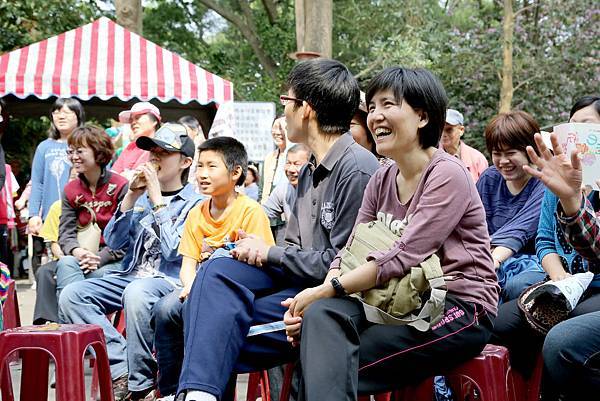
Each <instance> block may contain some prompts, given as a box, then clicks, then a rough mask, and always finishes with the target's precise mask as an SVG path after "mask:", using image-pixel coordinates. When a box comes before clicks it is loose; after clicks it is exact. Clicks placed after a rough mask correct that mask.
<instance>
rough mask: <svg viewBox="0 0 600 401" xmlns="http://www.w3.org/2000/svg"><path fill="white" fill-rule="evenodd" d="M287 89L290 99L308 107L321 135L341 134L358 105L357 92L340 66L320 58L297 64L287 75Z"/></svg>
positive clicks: (342, 65) (296, 105)
mask: <svg viewBox="0 0 600 401" xmlns="http://www.w3.org/2000/svg"><path fill="white" fill-rule="evenodd" d="M287 87H288V88H289V89H290V90H291V91H292V92H293V93H294V97H296V98H298V99H302V100H304V101H306V102H307V103H308V104H310V106H311V107H312V108H313V110H314V111H315V113H316V115H317V123H318V124H319V128H320V129H321V131H323V132H324V133H326V134H341V133H344V132H346V131H348V130H349V129H350V121H352V117H353V116H354V113H355V112H356V110H357V109H358V103H359V102H360V89H359V87H358V82H357V81H356V79H355V78H354V76H353V75H352V74H351V73H350V71H349V70H348V68H347V67H346V66H345V65H344V64H342V63H340V62H339V61H336V60H329V59H322V58H318V59H312V60H305V61H301V62H299V63H298V64H296V65H295V66H294V68H293V69H292V71H291V72H290V74H289V75H288V79H287ZM294 107H299V104H298V103H295V104H294Z"/></svg>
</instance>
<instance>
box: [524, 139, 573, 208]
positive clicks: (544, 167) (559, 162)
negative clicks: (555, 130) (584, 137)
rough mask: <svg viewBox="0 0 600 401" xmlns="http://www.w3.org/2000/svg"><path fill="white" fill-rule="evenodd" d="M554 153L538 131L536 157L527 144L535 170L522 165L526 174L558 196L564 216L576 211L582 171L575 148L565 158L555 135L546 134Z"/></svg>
mask: <svg viewBox="0 0 600 401" xmlns="http://www.w3.org/2000/svg"><path fill="white" fill-rule="evenodd" d="M550 141H551V143H552V149H553V151H554V155H553V154H552V152H550V150H549V149H548V147H547V146H546V144H545V143H544V141H543V140H542V136H541V135H540V134H535V143H536V145H537V148H538V151H539V154H540V155H539V156H538V155H537V154H536V153H535V151H534V150H533V148H532V147H531V146H528V147H527V154H528V155H529V159H530V160H531V161H532V163H533V164H535V165H536V166H537V170H536V169H534V168H533V167H530V166H523V169H524V170H525V172H527V173H528V174H531V175H532V176H534V177H536V178H538V179H540V180H541V181H542V182H543V183H544V185H545V186H546V187H547V188H548V189H550V190H551V191H552V192H553V193H554V194H555V195H556V196H558V197H559V198H560V201H561V204H562V206H563V209H564V211H565V213H567V215H572V214H575V213H576V212H577V210H579V206H580V203H581V184H582V182H583V170H582V167H581V161H580V160H579V154H578V152H577V151H576V150H573V151H572V152H571V157H570V158H569V157H568V156H567V155H566V154H565V153H564V152H563V149H562V147H561V146H560V145H559V144H558V139H557V137H556V134H552V135H551V136H550Z"/></svg>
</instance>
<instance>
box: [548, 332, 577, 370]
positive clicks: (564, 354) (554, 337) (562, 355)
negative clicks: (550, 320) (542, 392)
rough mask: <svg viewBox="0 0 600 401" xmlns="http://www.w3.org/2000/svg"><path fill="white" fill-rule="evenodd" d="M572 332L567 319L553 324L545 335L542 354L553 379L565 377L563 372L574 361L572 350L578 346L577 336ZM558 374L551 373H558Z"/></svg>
mask: <svg viewBox="0 0 600 401" xmlns="http://www.w3.org/2000/svg"><path fill="white" fill-rule="evenodd" d="M565 323H566V324H565ZM576 333H577V331H575V332H573V329H572V328H571V327H570V325H569V324H568V321H566V322H563V324H558V325H556V326H554V327H553V328H552V329H551V330H550V331H549V332H548V334H547V335H546V339H545V340H544V346H543V348H542V355H543V357H544V364H545V366H546V369H547V371H548V372H549V374H550V375H551V376H553V377H554V379H555V380H560V378H561V377H565V374H566V373H567V371H568V370H569V368H570V367H571V366H570V365H572V363H573V362H575V361H574V359H575V358H574V355H575V354H576V352H574V350H575V349H577V347H578V343H579V338H578V335H577V334H576ZM558 372H561V373H560V374H553V373H558Z"/></svg>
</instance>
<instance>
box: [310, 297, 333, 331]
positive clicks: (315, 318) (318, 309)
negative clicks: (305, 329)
mask: <svg viewBox="0 0 600 401" xmlns="http://www.w3.org/2000/svg"><path fill="white" fill-rule="evenodd" d="M334 302H335V299H320V300H318V301H316V302H313V303H312V304H311V305H310V306H309V307H308V308H307V309H306V310H305V311H304V314H303V316H302V325H305V324H307V323H308V324H312V323H313V322H316V324H319V322H322V321H323V319H324V318H327V317H328V316H331V315H332V313H331V312H332V311H333V310H334V308H333V303H334Z"/></svg>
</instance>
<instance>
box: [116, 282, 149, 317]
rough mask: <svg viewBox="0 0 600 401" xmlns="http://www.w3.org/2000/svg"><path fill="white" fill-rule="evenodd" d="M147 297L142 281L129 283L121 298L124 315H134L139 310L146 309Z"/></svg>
mask: <svg viewBox="0 0 600 401" xmlns="http://www.w3.org/2000/svg"><path fill="white" fill-rule="evenodd" d="M148 295H149V294H148V291H147V289H146V288H145V286H144V285H143V280H134V281H132V282H131V283H129V284H128V285H127V287H125V290H124V291H123V295H122V298H121V301H122V304H123V308H124V309H125V311H126V314H130V313H133V314H135V313H137V311H138V310H140V308H141V309H148Z"/></svg>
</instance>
